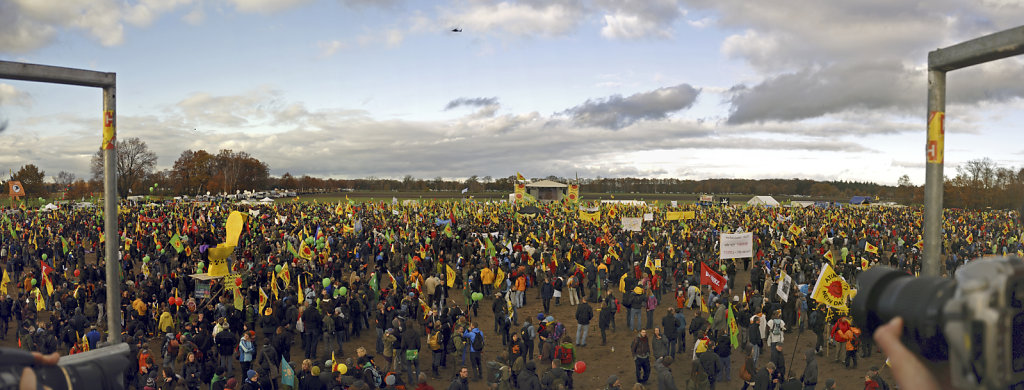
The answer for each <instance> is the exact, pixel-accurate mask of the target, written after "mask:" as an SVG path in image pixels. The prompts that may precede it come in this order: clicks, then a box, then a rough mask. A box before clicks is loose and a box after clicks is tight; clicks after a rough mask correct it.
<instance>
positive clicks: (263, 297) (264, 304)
mask: <svg viewBox="0 0 1024 390" xmlns="http://www.w3.org/2000/svg"><path fill="white" fill-rule="evenodd" d="M269 299H270V297H268V296H267V293H266V292H265V291H263V287H260V302H259V306H260V315H267V312H266V311H265V310H264V308H265V307H267V300H269Z"/></svg>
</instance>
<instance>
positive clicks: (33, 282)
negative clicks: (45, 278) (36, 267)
mask: <svg viewBox="0 0 1024 390" xmlns="http://www.w3.org/2000/svg"><path fill="white" fill-rule="evenodd" d="M36 283H39V281H37V280H36V278H32V285H33V286H35V285H36Z"/></svg>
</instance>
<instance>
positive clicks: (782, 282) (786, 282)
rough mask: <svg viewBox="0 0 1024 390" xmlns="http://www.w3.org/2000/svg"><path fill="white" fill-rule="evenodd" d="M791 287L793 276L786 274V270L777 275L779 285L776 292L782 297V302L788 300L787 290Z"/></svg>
mask: <svg viewBox="0 0 1024 390" xmlns="http://www.w3.org/2000/svg"><path fill="white" fill-rule="evenodd" d="M792 288H793V277H792V276H789V275H787V274H786V271H782V275H779V286H778V288H777V290H778V291H777V292H776V294H778V295H779V298H782V301H783V302H789V290H791V289H792Z"/></svg>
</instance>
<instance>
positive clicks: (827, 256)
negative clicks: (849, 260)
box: [825, 251, 836, 265]
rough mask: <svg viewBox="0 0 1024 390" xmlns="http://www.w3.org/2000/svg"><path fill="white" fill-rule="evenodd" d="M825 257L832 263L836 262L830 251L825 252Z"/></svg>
mask: <svg viewBox="0 0 1024 390" xmlns="http://www.w3.org/2000/svg"><path fill="white" fill-rule="evenodd" d="M825 258H826V259H828V261H829V262H830V263H832V265H835V264H836V259H835V256H833V255H832V251H827V252H825Z"/></svg>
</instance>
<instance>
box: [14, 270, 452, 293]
mask: <svg viewBox="0 0 1024 390" xmlns="http://www.w3.org/2000/svg"><path fill="white" fill-rule="evenodd" d="M444 267H445V270H444V275H445V279H446V280H445V284H447V285H448V288H451V287H453V286H455V270H454V269H452V266H450V265H448V264H445V265H444ZM4 272H5V273H4V275H7V274H6V272H7V271H4Z"/></svg>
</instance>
